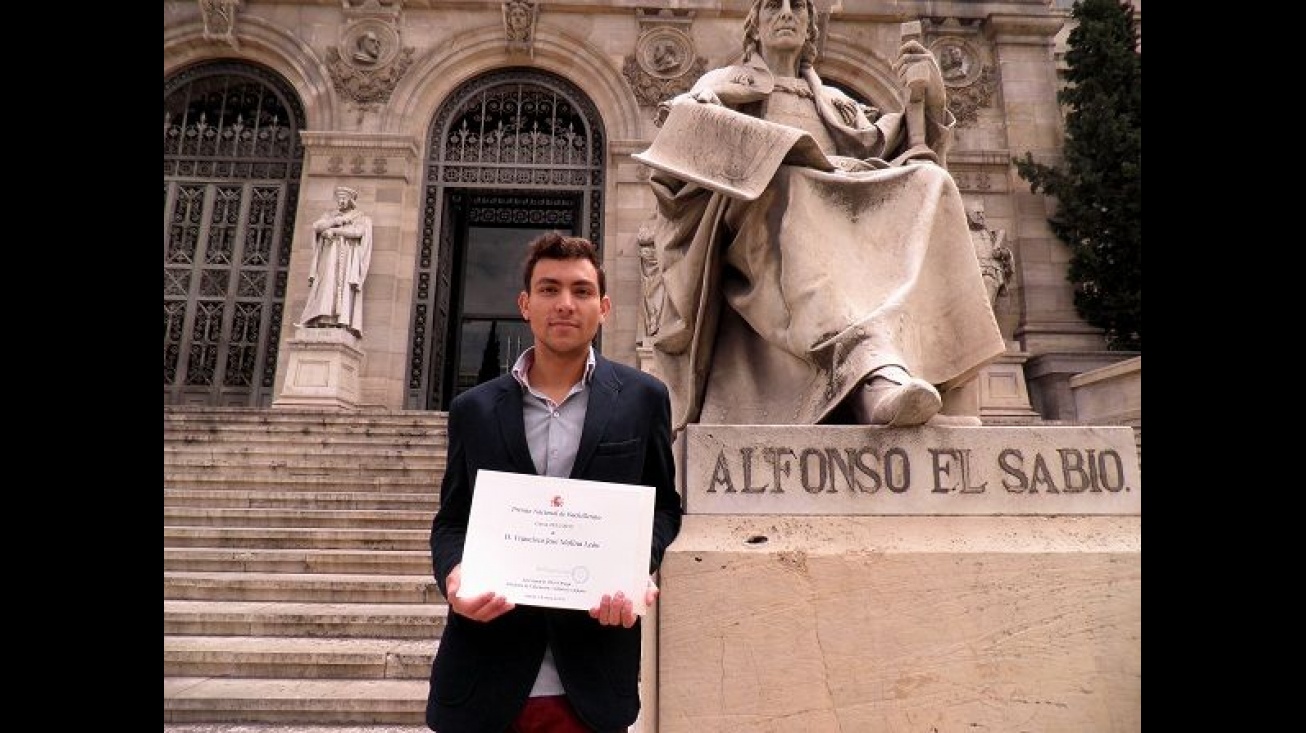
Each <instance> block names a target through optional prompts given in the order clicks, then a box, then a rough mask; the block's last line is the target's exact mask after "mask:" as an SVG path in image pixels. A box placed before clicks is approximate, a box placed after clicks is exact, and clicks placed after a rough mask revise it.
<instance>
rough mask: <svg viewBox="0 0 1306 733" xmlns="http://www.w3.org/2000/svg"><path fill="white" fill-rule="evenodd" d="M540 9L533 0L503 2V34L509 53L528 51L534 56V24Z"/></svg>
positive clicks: (507, 0)
mask: <svg viewBox="0 0 1306 733" xmlns="http://www.w3.org/2000/svg"><path fill="white" fill-rule="evenodd" d="M539 15H540V9H539V6H537V5H536V4H535V0H504V3H503V33H504V36H505V37H506V38H507V40H508V50H509V51H529V52H530V54H531V56H532V57H533V56H534V55H535V23H536V22H537V21H538V20H539Z"/></svg>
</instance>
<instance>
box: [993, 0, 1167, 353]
mask: <svg viewBox="0 0 1306 733" xmlns="http://www.w3.org/2000/svg"><path fill="white" fill-rule="evenodd" d="M1071 16H1072V17H1073V18H1074V19H1075V20H1076V21H1078V25H1077V26H1075V28H1074V29H1073V30H1071V32H1070V35H1069V37H1068V38H1067V51H1066V64H1067V67H1068V68H1067V74H1066V79H1067V82H1068V84H1067V85H1066V86H1065V87H1064V88H1063V89H1062V90H1061V91H1059V92H1058V93H1057V100H1058V101H1059V102H1061V104H1062V105H1063V106H1064V108H1065V110H1066V140H1065V148H1064V150H1063V160H1062V163H1061V164H1060V165H1058V166H1048V165H1044V164H1042V163H1036V162H1034V159H1033V156H1032V155H1031V154H1030V153H1028V152H1027V153H1025V156H1024V158H1017V159H1013V160H1012V162H1013V163H1014V164H1015V166H1016V169H1017V172H1018V173H1019V174H1020V177H1021V178H1023V179H1025V180H1026V181H1028V182H1029V184H1030V190H1031V191H1032V192H1034V193H1045V194H1047V195H1049V196H1052V197H1054V198H1055V199H1056V200H1057V208H1056V211H1055V213H1054V214H1053V215H1052V217H1051V218H1049V219H1048V223H1049V224H1050V225H1051V227H1052V231H1053V232H1054V233H1055V234H1056V235H1057V236H1058V237H1060V238H1061V240H1062V241H1063V242H1065V243H1066V244H1067V245H1069V246H1070V250H1071V255H1070V267H1069V270H1068V272H1067V275H1066V277H1067V279H1068V280H1070V282H1071V283H1073V284H1074V286H1075V291H1074V292H1075V310H1076V311H1077V312H1078V313H1079V315H1080V317H1082V318H1083V319H1084V320H1085V321H1087V322H1088V323H1089V324H1091V325H1093V326H1097V327H1099V328H1102V329H1104V331H1105V336H1106V341H1107V348H1108V349H1113V350H1139V351H1141V350H1142V348H1143V218H1142V213H1143V200H1142V182H1143V157H1142V138H1143V104H1142V85H1143V54H1142V50H1141V48H1140V47H1139V36H1138V33H1139V30H1138V24H1137V21H1136V20H1135V18H1134V8H1133V5H1132V4H1131V3H1130V2H1128V0H1125V1H1124V2H1121V1H1120V0H1078V1H1077V2H1076V3H1075V5H1074V6H1073V8H1072V9H1071Z"/></svg>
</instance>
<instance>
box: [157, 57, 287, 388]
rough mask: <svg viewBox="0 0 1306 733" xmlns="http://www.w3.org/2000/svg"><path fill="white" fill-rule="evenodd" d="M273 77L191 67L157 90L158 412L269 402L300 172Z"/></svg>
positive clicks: (283, 93) (248, 70)
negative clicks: (160, 278) (160, 360)
mask: <svg viewBox="0 0 1306 733" xmlns="http://www.w3.org/2000/svg"><path fill="white" fill-rule="evenodd" d="M303 119H304V114H303V110H302V107H301V105H300V103H299V100H298V99H297V98H296V96H295V94H294V91H293V90H292V89H291V87H290V85H289V84H287V83H286V82H285V81H284V80H282V79H281V78H280V77H278V76H276V75H275V74H273V73H272V72H270V71H267V70H265V69H262V68H259V67H256V66H251V65H249V64H244V63H235V62H216V63H210V64H204V65H200V66H195V67H191V68H189V69H187V70H185V71H182V72H180V73H178V74H176V75H174V76H173V77H171V78H170V79H168V80H166V81H165V82H164V87H163V402H164V404H165V405H166V404H183V403H184V404H206V405H247V406H255V407H262V406H268V405H270V404H271V402H272V397H273V395H272V389H273V381H274V377H275V374H276V366H277V343H278V340H279V336H280V332H281V313H282V307H283V301H284V298H285V293H286V269H287V267H288V265H289V261H290V246H291V238H292V235H293V233H294V223H295V222H294V218H295V204H296V201H297V199H298V196H299V179H300V174H301V169H302V164H303V147H302V145H301V143H300V140H299V130H300V129H302V128H303Z"/></svg>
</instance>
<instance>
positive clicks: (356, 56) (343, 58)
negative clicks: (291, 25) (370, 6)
mask: <svg viewBox="0 0 1306 733" xmlns="http://www.w3.org/2000/svg"><path fill="white" fill-rule="evenodd" d="M412 63H413V49H412V48H404V47H403V46H402V45H401V43H400V37H399V30H398V29H397V28H396V27H395V26H394V25H392V24H390V23H388V22H386V21H384V20H380V19H378V18H364V19H362V20H357V21H354V22H353V23H350V24H348V25H346V26H345V28H344V30H343V31H342V32H341V34H340V45H339V46H338V47H336V48H331V49H328V50H327V69H328V71H329V72H330V74H331V81H332V82H333V83H334V84H335V87H336V91H338V92H340V93H341V94H343V95H344V96H345V97H346V98H348V99H349V100H351V101H353V102H356V103H358V104H360V105H372V104H379V103H384V102H386V101H389V99H390V94H391V92H393V91H394V88H395V85H396V84H398V83H399V80H400V79H401V78H403V75H404V73H405V72H407V71H408V67H409V66H411V65H412Z"/></svg>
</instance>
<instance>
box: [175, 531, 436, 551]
mask: <svg viewBox="0 0 1306 733" xmlns="http://www.w3.org/2000/svg"><path fill="white" fill-rule="evenodd" d="M430 534H431V533H430V530H429V529H422V530H417V529H344V528H304V527H271V528H270V527H169V526H166V525H165V526H164V528H163V543H164V547H165V548H166V547H250V548H259V547H264V548H269V549H288V548H303V549H340V550H346V549H356V550H425V551H427V552H430V547H431V545H430Z"/></svg>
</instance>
